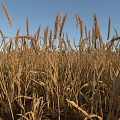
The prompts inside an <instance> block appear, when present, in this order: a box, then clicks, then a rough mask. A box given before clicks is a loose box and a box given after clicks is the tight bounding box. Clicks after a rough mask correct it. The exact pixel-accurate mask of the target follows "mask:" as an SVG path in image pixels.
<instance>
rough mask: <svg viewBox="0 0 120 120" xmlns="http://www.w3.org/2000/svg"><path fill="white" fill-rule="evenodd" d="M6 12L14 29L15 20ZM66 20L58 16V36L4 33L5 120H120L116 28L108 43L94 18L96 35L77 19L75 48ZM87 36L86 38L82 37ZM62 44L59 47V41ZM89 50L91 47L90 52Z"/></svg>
mask: <svg viewBox="0 0 120 120" xmlns="http://www.w3.org/2000/svg"><path fill="white" fill-rule="evenodd" d="M2 7H3V10H4V12H5V15H6V17H7V19H8V22H9V25H10V26H12V20H11V18H10V15H9V13H8V11H7V9H6V7H5V5H4V3H2ZM67 15H68V14H66V15H65V16H62V14H57V15H56V18H55V24H54V31H52V30H49V27H48V26H47V27H46V29H45V30H44V36H43V37H42V36H41V35H40V31H41V26H39V27H38V29H37V31H36V33H35V34H34V35H33V36H30V34H29V19H28V18H26V35H24V36H23V35H20V34H19V33H20V29H18V30H17V31H16V36H15V37H14V38H10V37H9V41H6V38H7V36H6V35H4V33H3V32H2V30H0V35H1V38H2V39H1V43H0V49H1V51H0V57H1V58H0V120H118V119H120V72H119V71H120V46H119V40H120V37H119V35H118V33H117V30H116V28H114V30H115V36H114V37H113V38H112V39H110V26H111V19H110V18H109V19H108V36H107V40H108V42H107V43H104V42H103V39H102V36H101V34H100V29H99V26H98V20H97V14H96V13H94V16H93V18H94V25H93V27H92V32H90V30H87V28H86V26H85V25H83V21H82V19H81V17H80V14H78V13H76V14H75V18H76V28H79V30H80V42H79V45H76V40H75V39H74V48H73V47H72V45H71V43H70V40H69V36H68V33H64V32H63V28H64V24H65V22H66V19H67ZM83 34H85V37H83ZM56 40H58V42H59V44H58V46H57V45H56V44H55V41H56ZM86 46H87V47H86Z"/></svg>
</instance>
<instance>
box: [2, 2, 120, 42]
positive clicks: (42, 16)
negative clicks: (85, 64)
mask: <svg viewBox="0 0 120 120" xmlns="http://www.w3.org/2000/svg"><path fill="white" fill-rule="evenodd" d="M1 1H2V2H4V4H5V6H6V7H7V10H8V12H9V14H10V16H11V19H12V22H13V26H12V27H10V26H9V23H8V21H7V18H6V16H5V13H4V11H3V9H2V6H1V7H0V15H1V17H0V29H1V30H2V32H3V33H4V34H5V35H6V36H10V37H14V36H15V34H16V31H17V29H18V28H21V32H20V34H21V35H25V34H26V18H27V17H28V19H29V28H30V34H31V35H33V34H34V33H35V32H36V30H37V29H38V27H39V26H40V25H41V36H43V32H44V29H45V28H46V27H47V25H49V30H50V29H53V30H54V22H55V17H56V14H57V13H63V15H65V14H66V13H68V17H67V20H66V24H65V26H64V30H63V31H64V33H66V32H67V33H68V36H69V39H70V41H71V43H72V44H73V39H74V38H76V42H77V43H79V37H80V34H79V28H76V19H75V16H74V13H79V14H80V16H81V18H82V20H83V24H84V25H86V26H87V29H88V30H90V31H91V32H92V26H93V14H94V12H96V13H97V17H98V22H99V27H100V32H101V34H102V37H103V39H104V43H105V42H106V41H107V27H108V18H109V17H110V18H111V35H110V38H112V37H113V36H114V35H115V32H114V27H116V29H117V31H118V34H119V32H120V14H119V10H120V7H119V5H120V1H119V0H116V1H113V0H111V1H110V0H104V1H103V0H74V1H73V0H1Z"/></svg>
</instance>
